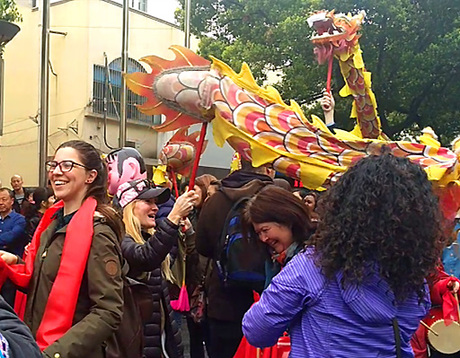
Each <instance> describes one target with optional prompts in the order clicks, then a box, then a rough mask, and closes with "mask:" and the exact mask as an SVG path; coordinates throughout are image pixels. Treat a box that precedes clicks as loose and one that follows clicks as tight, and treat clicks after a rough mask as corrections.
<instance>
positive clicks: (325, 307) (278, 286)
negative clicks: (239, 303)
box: [243, 248, 430, 358]
mask: <svg viewBox="0 0 460 358" xmlns="http://www.w3.org/2000/svg"><path fill="white" fill-rule="evenodd" d="M313 253H314V249H313V248H308V249H306V251H305V252H301V253H299V254H297V255H296V256H295V257H294V258H293V259H292V260H291V261H290V262H289V263H288V264H287V266H286V267H285V268H284V269H283V270H282V271H281V273H280V274H278V275H277V276H276V277H275V278H274V279H273V281H272V283H271V284H270V285H269V286H268V288H267V289H266V290H265V291H264V293H263V294H262V296H261V299H260V301H259V302H257V303H256V304H254V305H253V306H252V308H251V309H250V310H249V311H248V312H247V313H246V315H245V316H244V319H243V332H244V335H245V336H246V338H247V340H248V341H249V343H250V344H251V345H253V346H256V347H270V346H273V345H274V344H275V343H276V341H277V340H278V338H279V337H280V336H281V335H282V334H283V332H284V331H285V330H287V329H288V327H289V332H290V335H291V354H290V358H308V357H315V358H319V357H324V358H329V357H331V358H332V357H333V358H342V357H343V358H345V357H346V358H348V357H363V358H371V357H388V358H389V357H392V358H394V357H396V343H395V336H394V331H393V326H392V320H393V318H397V320H398V323H399V328H400V335H401V346H402V347H401V349H402V357H403V358H408V357H413V356H414V354H413V352H412V348H411V346H410V338H411V337H412V334H413V333H414V332H415V330H416V329H417V327H418V325H419V321H420V319H422V318H423V317H424V316H425V315H426V314H427V312H428V309H429V307H430V301H429V296H428V294H427V295H426V296H425V298H424V300H423V301H422V303H421V304H419V303H418V297H417V295H416V294H414V295H412V296H411V297H409V298H408V299H406V300H405V301H404V302H401V303H398V304H396V303H395V298H394V294H393V292H392V291H391V289H390V288H389V286H388V284H387V283H386V281H384V280H382V279H381V278H380V277H379V276H378V275H377V274H370V275H368V277H367V279H366V280H365V282H364V283H363V284H362V285H361V286H359V287H356V286H352V285H348V286H347V287H346V288H345V289H343V288H342V286H341V284H340V280H341V275H340V274H338V275H337V277H336V279H335V280H330V281H329V280H327V279H326V278H325V277H324V275H323V274H322V273H321V271H320V268H318V267H317V266H316V265H315V263H314V262H313ZM426 292H428V288H426Z"/></svg>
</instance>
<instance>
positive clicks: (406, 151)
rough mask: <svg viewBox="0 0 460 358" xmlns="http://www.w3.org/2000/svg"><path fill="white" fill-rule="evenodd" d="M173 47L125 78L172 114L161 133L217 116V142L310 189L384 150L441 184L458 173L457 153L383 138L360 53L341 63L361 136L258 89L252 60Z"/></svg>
mask: <svg viewBox="0 0 460 358" xmlns="http://www.w3.org/2000/svg"><path fill="white" fill-rule="evenodd" d="M171 50H172V51H173V52H174V53H175V55H176V58H175V59H173V60H165V59H163V58H159V57H157V56H149V57H146V58H143V59H141V60H142V61H144V62H146V63H147V64H148V65H149V66H150V67H151V69H152V71H151V73H149V74H145V73H134V74H127V75H126V78H127V84H128V86H129V87H130V89H131V90H132V91H133V92H135V93H137V94H140V95H142V96H144V97H146V98H147V101H146V102H145V103H144V104H142V105H140V106H139V110H140V111H142V112H144V113H146V114H150V115H152V114H164V115H165V116H166V120H165V122H164V123H163V124H161V125H159V126H157V127H155V129H157V130H158V131H170V130H175V129H178V128H182V127H184V126H188V125H191V124H194V123H200V122H210V121H212V125H213V135H214V140H215V142H216V144H218V145H223V144H224V142H225V141H227V142H228V143H229V144H230V145H231V146H232V147H233V148H234V149H235V150H236V151H238V152H239V153H240V155H241V157H242V158H244V159H246V160H250V161H252V163H253V165H254V166H261V165H272V166H273V167H274V168H275V169H276V170H277V171H279V172H283V173H285V174H287V175H288V176H290V177H292V178H295V179H298V180H302V182H303V184H304V185H305V186H307V187H309V188H312V189H318V188H321V187H326V186H328V185H330V184H332V183H334V182H335V181H336V180H337V179H338V178H339V177H340V175H341V174H342V173H344V172H345V171H346V170H347V169H348V167H349V166H350V165H352V164H353V163H355V162H356V161H358V160H359V159H361V158H363V157H365V156H368V155H372V154H377V155H378V154H380V153H382V152H391V153H393V154H394V155H396V156H399V157H406V158H409V159H410V160H411V161H413V162H416V163H418V164H419V165H421V166H422V167H423V168H424V169H425V170H426V172H427V173H428V176H429V178H430V179H431V180H433V181H435V182H437V183H438V184H440V185H445V184H447V183H449V182H450V181H453V180H456V179H457V178H458V177H459V166H458V158H457V155H456V154H455V153H454V152H452V151H450V150H449V149H447V148H441V147H439V146H430V145H426V144H422V143H416V142H414V143H411V142H393V141H389V140H386V139H385V138H384V137H383V136H382V135H381V133H380V122H379V120H378V117H377V114H376V105H375V98H374V97H373V94H372V92H371V91H370V83H367V84H366V79H367V78H368V79H369V81H370V76H368V75H366V72H365V71H364V70H363V68H364V67H360V70H354V69H355V68H357V67H356V65H354V64H355V63H356V62H357V61H358V57H359V56H358V57H356V54H355V55H354V56H353V57H348V58H347V59H346V60H345V62H348V61H353V65H352V64H351V63H350V62H348V64H343V65H342V67H343V68H345V69H348V70H349V71H348V73H349V74H348V75H347V76H348V77H347V78H348V79H349V80H348V82H347V86H346V88H347V91H355V94H353V95H354V96H355V103H357V104H356V112H357V113H358V114H359V113H362V114H363V115H362V116H361V115H358V123H359V128H360V129H359V133H358V135H356V132H354V133H348V132H345V131H337V134H333V133H332V132H331V131H330V130H329V129H328V128H327V126H326V125H325V124H324V122H323V121H322V120H321V119H319V118H318V117H316V116H312V117H311V118H310V119H307V118H306V117H305V115H304V114H303V112H302V110H301V108H300V106H299V105H298V104H297V103H296V102H294V101H291V103H290V104H286V103H285V102H284V101H283V100H282V98H281V96H280V94H279V93H278V92H277V91H276V90H275V89H274V88H273V87H270V86H269V87H266V88H261V87H259V86H258V85H257V83H256V81H255V80H254V78H253V76H252V74H251V71H250V70H249V67H248V66H247V65H246V64H243V66H242V69H241V72H240V73H236V72H234V71H233V70H232V69H231V68H230V67H229V66H228V65H226V64H225V63H223V62H222V61H219V60H218V59H215V58H212V63H210V62H208V61H207V60H205V59H203V58H201V57H199V56H198V55H196V54H195V53H193V52H192V51H190V50H188V49H185V48H182V47H179V46H173V47H172V48H171ZM339 50H343V49H342V48H339ZM334 51H335V50H334ZM358 52H359V51H358ZM359 53H360V52H359ZM353 71H354V72H353ZM352 72H353V73H352ZM360 76H361V77H360ZM360 93H361V94H360ZM367 114H368V116H367Z"/></svg>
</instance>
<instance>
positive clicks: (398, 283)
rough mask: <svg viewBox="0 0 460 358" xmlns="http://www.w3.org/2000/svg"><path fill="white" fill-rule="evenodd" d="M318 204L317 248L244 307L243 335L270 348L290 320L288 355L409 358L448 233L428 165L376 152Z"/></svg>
mask: <svg viewBox="0 0 460 358" xmlns="http://www.w3.org/2000/svg"><path fill="white" fill-rule="evenodd" d="M321 203H322V204H323V205H322V211H321V213H320V214H321V217H322V221H321V222H320V223H319V226H318V229H317V231H316V233H315V235H314V236H313V238H312V244H313V245H312V246H309V247H308V248H307V249H306V250H305V251H304V252H301V253H299V254H297V255H296V256H295V257H294V258H293V259H292V261H290V262H289V263H288V265H287V266H286V267H285V268H284V270H283V271H281V273H280V274H279V275H277V276H276V277H275V278H274V279H273V281H272V283H271V284H270V286H269V287H268V288H267V289H266V290H265V291H264V293H263V294H262V297H261V300H260V301H259V302H258V303H256V304H255V305H254V306H253V307H252V308H251V309H250V310H249V311H248V312H247V313H246V315H245V317H244V321H243V331H244V334H245V336H246V338H247V339H248V341H249V343H251V344H252V345H255V346H257V347H268V346H272V345H273V344H275V343H276V341H277V339H278V337H280V336H281V335H282V333H283V332H284V331H285V330H286V329H287V328H288V327H289V330H290V334H291V347H292V350H291V355H290V357H291V358H297V357H302V358H304V357H395V356H396V355H397V354H396V353H397V352H398V351H399V352H398V354H400V355H397V356H398V357H413V352H412V349H411V347H410V343H409V341H410V338H411V336H412V334H413V333H414V331H415V330H416V328H417V326H418V324H419V321H420V319H422V318H423V317H424V316H425V315H426V313H427V312H428V309H429V307H430V301H429V294H428V288H427V286H426V282H425V277H426V276H428V274H429V273H431V272H433V270H434V269H435V267H436V262H437V260H438V258H439V255H440V248H441V238H442V230H441V215H440V213H439V209H438V200H437V198H436V196H435V195H434V194H433V192H432V187H431V183H430V182H429V181H428V179H427V176H426V174H425V172H424V171H423V170H422V169H421V168H420V167H419V166H418V165H416V164H413V163H411V162H410V161H408V160H406V159H402V158H396V157H394V156H392V155H387V154H385V155H382V156H371V157H368V158H365V159H362V160H361V161H359V162H358V163H357V164H356V165H355V166H354V167H352V168H351V169H349V170H348V172H346V173H345V174H344V175H343V177H342V178H341V179H340V180H339V182H338V183H337V184H336V185H335V186H334V187H332V188H331V189H330V190H329V191H328V192H327V193H326V194H325V195H324V199H323V200H322V201H321ZM321 203H320V205H321Z"/></svg>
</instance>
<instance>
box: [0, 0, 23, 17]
mask: <svg viewBox="0 0 460 358" xmlns="http://www.w3.org/2000/svg"><path fill="white" fill-rule="evenodd" d="M0 20H4V21H9V22H21V21H22V16H21V14H20V13H19V11H18V8H17V7H16V2H15V1H14V0H0Z"/></svg>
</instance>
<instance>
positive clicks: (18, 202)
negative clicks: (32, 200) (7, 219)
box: [11, 174, 27, 213]
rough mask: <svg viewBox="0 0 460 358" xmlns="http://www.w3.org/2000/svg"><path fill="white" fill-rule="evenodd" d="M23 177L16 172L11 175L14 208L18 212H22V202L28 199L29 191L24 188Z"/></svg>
mask: <svg viewBox="0 0 460 358" xmlns="http://www.w3.org/2000/svg"><path fill="white" fill-rule="evenodd" d="M22 185H23V180H22V177H21V176H20V175H18V174H15V175H13V176H12V177H11V187H12V188H13V191H14V204H13V209H14V210H15V211H16V212H17V213H20V212H21V207H22V203H23V202H24V200H27V193H26V191H25V190H24V188H23V186H22Z"/></svg>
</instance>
